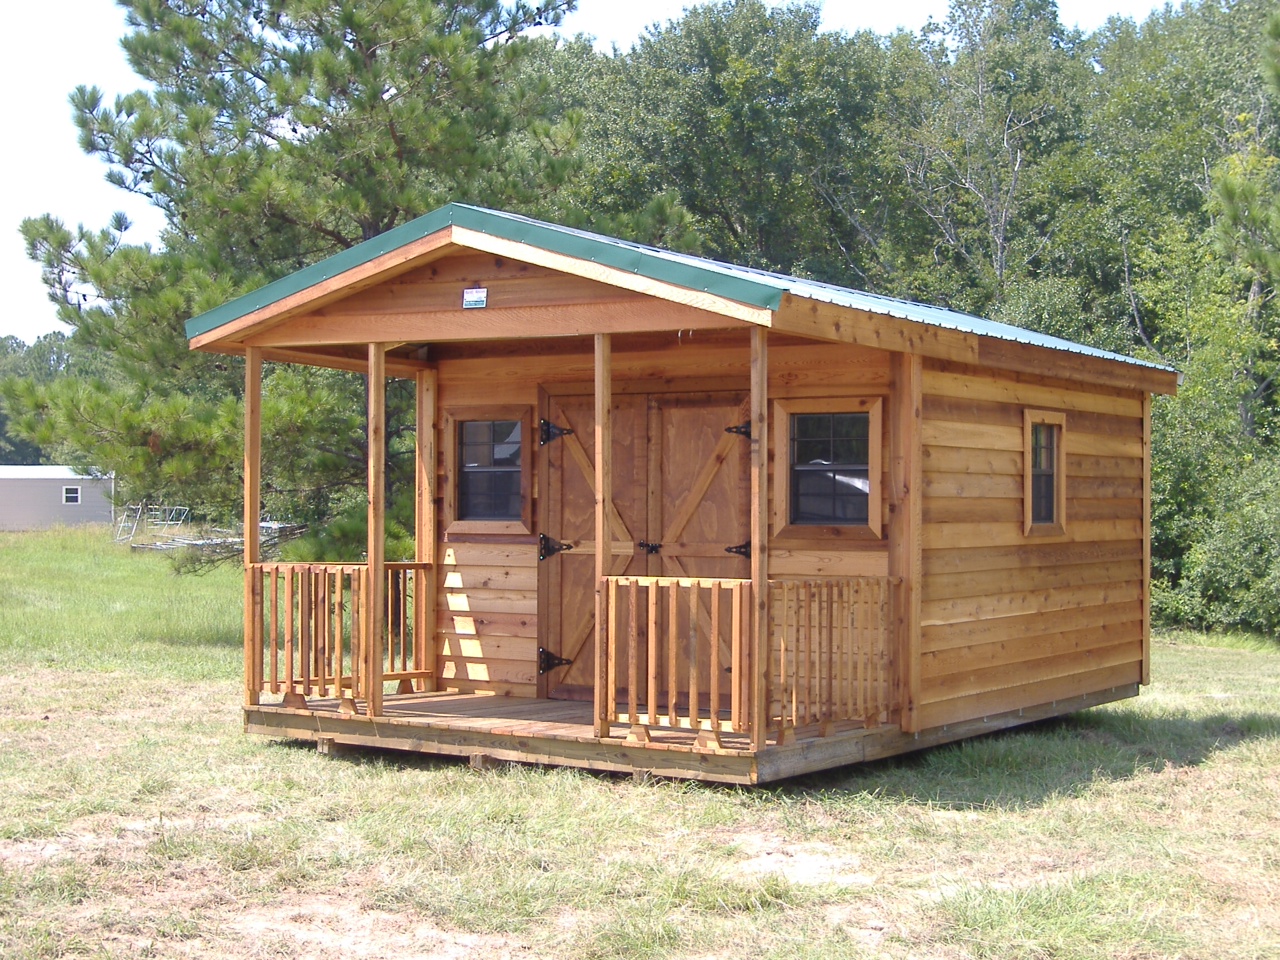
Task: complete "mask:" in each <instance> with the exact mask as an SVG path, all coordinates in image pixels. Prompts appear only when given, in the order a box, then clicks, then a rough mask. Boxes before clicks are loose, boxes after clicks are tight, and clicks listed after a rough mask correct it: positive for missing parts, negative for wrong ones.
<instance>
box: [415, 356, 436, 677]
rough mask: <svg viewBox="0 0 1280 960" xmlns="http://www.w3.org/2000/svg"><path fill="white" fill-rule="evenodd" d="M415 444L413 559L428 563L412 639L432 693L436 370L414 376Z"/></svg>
mask: <svg viewBox="0 0 1280 960" xmlns="http://www.w3.org/2000/svg"><path fill="white" fill-rule="evenodd" d="M415 386H416V388H417V389H416V397H417V407H418V409H417V441H416V443H415V457H414V459H415V462H416V465H417V466H416V470H415V477H416V479H415V499H414V504H415V506H414V510H415V513H414V556H415V559H416V560H417V561H418V563H429V564H431V569H429V570H415V571H414V574H413V577H414V581H413V639H414V647H415V654H416V656H417V658H418V659H419V660H420V663H419V665H418V669H420V670H431V671H432V675H431V676H430V677H426V678H423V679H422V680H421V681H420V682H419V684H418V688H419V689H420V690H435V689H436V688H437V679H438V676H439V675H438V673H437V672H436V659H437V658H436V388H437V378H436V371H435V370H419V371H418V373H417V375H416V377H415Z"/></svg>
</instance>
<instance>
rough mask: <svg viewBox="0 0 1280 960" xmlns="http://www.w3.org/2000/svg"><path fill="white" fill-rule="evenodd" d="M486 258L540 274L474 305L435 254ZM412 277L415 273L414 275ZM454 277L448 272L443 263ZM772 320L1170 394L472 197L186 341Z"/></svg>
mask: <svg viewBox="0 0 1280 960" xmlns="http://www.w3.org/2000/svg"><path fill="white" fill-rule="evenodd" d="M478 254H482V255H487V256H489V257H492V258H494V260H493V262H494V263H499V264H518V265H524V266H525V267H527V268H536V270H539V271H542V276H541V281H540V286H539V285H538V284H536V283H534V282H533V281H532V280H529V279H526V282H524V283H523V284H521V283H519V282H517V281H519V280H520V277H519V276H516V275H514V274H513V275H512V276H511V277H509V278H507V279H508V280H510V282H505V281H499V282H497V283H496V284H495V285H494V286H495V289H494V292H493V295H492V296H490V297H489V302H487V303H486V305H485V307H484V308H482V309H466V308H464V306H463V295H462V291H463V289H464V288H465V287H466V286H467V280H466V279H465V278H464V277H463V276H461V275H458V274H456V273H455V274H450V275H441V276H437V275H436V273H435V271H434V270H433V268H432V266H431V265H432V264H436V263H438V262H441V261H445V260H447V258H451V257H459V256H464V257H465V256H474V255H478ZM415 271H416V273H415ZM446 273H447V271H446ZM752 325H757V326H764V327H770V328H772V329H774V330H777V331H778V332H781V333H788V334H794V335H799V336H803V337H808V338H813V339H819V340H826V341H835V342H844V343H854V344H859V345H863V346H869V347H875V348H880V349H884V350H890V351H895V352H906V353H913V354H919V355H922V356H926V357H931V358H934V359H937V360H943V361H948V362H954V363H962V364H968V365H974V366H983V367H994V368H999V369H1005V370H1014V371H1019V372H1024V373H1036V374H1040V375H1043V376H1051V377H1058V378H1062V379H1066V380H1080V381H1086V382H1091V383H1100V384H1105V385H1108V386H1113V387H1121V388H1124V389H1133V390H1141V391H1147V392H1156V393H1174V392H1175V391H1176V389H1177V377H1178V375H1177V373H1176V372H1175V371H1173V370H1171V369H1169V368H1167V367H1162V366H1158V365H1155V364H1150V363H1146V362H1144V361H1139V360H1134V359H1132V358H1129V357H1123V356H1119V355H1115V354H1107V353H1105V352H1103V351H1099V350H1094V349H1092V348H1089V347H1084V346H1081V345H1079V344H1072V343H1070V342H1068V341H1063V340H1057V339H1055V338H1052V337H1045V336H1043V335H1039V334H1035V333H1033V332H1031V331H1025V330H1021V329H1020V328H1016V327H1009V326H1006V325H1003V324H996V323H992V322H991V321H985V320H982V319H980V318H976V317H970V316H968V315H965V314H959V313H955V312H953V311H948V310H944V309H942V308H938V307H929V306H926V305H922V304H913V303H909V302H907V301H900V300H893V299H890V298H886V297H878V296H875V295H871V294H864V293H860V292H859V291H853V290H846V289H843V288H839V287H831V286H828V285H824V284H817V283H813V282H810V281H805V280H801V279H798V278H795V277H784V276H781V275H778V274H769V273H764V272H761V271H755V270H751V269H748V268H744V267H734V266H732V265H729V264H722V263H717V262H715V261H711V260H705V259H702V258H698V257H693V256H690V255H686V254H677V253H672V252H670V251H665V250H659V249H657V248H653V247H645V246H642V245H639V244H633V243H628V242H626V241H621V240H616V239H614V238H609V237H602V236H598V235H595V234H589V233H584V232H582V231H577V230H573V229H570V228H566V227H560V226H556V225H554V224H547V223H542V222H539V221H536V220H530V219H528V218H525V217H519V216H515V215H512V214H505V213H501V212H498V211H492V210H484V209H481V208H477V207H470V206H466V205H463V204H450V205H448V206H446V207H442V208H441V209H440V210H437V211H435V212H434V213H430V214H427V215H426V216H424V217H419V218H418V219H417V220H414V221H411V222H410V223H407V224H404V225H403V226H401V227H397V228H396V229H394V230H391V231H388V232H387V233H385V234H382V235H381V236H379V237H375V238H374V239H372V240H369V241H366V242H365V243H362V244H358V245H357V246H355V247H353V248H351V249H349V250H346V251H343V252H342V253H339V254H337V255H335V256H333V257H330V258H328V259H327V260H323V261H321V262H319V263H317V264H314V265H313V266H311V267H308V268H306V269H304V270H300V271H298V272H296V273H294V274H290V275H289V276H287V277H283V278H281V279H280V280H278V281H275V282H274V283H271V284H267V285H266V286H264V287H262V288H260V289H259V290H256V291H253V292H252V293H249V294H246V295H245V296H243V297H240V298H238V299H236V300H233V301H230V302H229V303H226V304H223V305H222V306H220V307H218V308H216V309H214V310H211V311H209V312H208V313H205V314H202V315H201V316H198V317H195V318H193V319H192V320H190V321H188V323H187V333H188V336H189V337H190V341H191V347H192V349H197V350H208V351H211V352H216V353H232V354H238V353H243V352H244V351H245V349H246V348H247V347H257V348H259V349H260V350H261V351H262V353H263V356H264V358H266V359H274V360H283V361H288V362H298V363H310V364H315V365H320V366H330V367H338V368H342V369H350V370H356V371H361V370H364V369H365V365H366V363H367V360H366V357H367V354H366V353H365V350H364V349H363V347H364V345H366V344H368V343H374V342H376V343H382V344H386V345H388V346H389V347H390V348H391V350H392V352H391V353H390V354H389V355H388V372H389V373H391V374H392V375H398V376H399V375H409V374H411V373H412V372H413V371H414V370H416V369H420V368H422V367H423V366H424V363H423V361H421V360H420V359H417V357H416V356H415V351H413V350H406V349H400V350H399V352H398V353H397V352H396V349H395V348H397V347H399V346H400V345H405V344H430V343H440V342H448V341H474V340H513V339H528V338H551V337H572V336H582V335H586V334H592V333H649V332H658V331H673V330H694V329H714V328H719V329H723V328H733V327H738V326H752Z"/></svg>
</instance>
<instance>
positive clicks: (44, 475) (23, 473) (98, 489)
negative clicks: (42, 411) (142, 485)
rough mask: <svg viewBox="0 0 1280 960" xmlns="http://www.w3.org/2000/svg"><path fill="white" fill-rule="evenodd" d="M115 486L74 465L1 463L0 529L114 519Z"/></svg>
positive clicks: (22, 528) (65, 524)
mask: <svg viewBox="0 0 1280 960" xmlns="http://www.w3.org/2000/svg"><path fill="white" fill-rule="evenodd" d="M113 486H114V479H113V478H112V477H110V476H106V477H93V476H86V475H83V474H80V473H77V472H76V471H75V470H74V469H73V468H71V467H51V466H2V465H0V530H47V529H49V528H50V527H71V526H77V525H79V524H83V523H111V521H112V512H111V494H112V487H113Z"/></svg>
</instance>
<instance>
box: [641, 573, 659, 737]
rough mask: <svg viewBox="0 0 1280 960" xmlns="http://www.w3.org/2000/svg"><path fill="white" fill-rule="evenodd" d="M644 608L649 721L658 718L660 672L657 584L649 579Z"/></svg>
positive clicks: (653, 721) (652, 721) (651, 721)
mask: <svg viewBox="0 0 1280 960" xmlns="http://www.w3.org/2000/svg"><path fill="white" fill-rule="evenodd" d="M645 608H646V610H647V612H648V627H649V664H648V667H649V703H648V708H649V709H648V715H649V722H650V723H656V722H657V719H658V677H659V676H660V675H661V673H662V643H661V638H660V637H659V636H658V584H657V582H656V581H654V580H651V581H649V583H648V584H646V585H645Z"/></svg>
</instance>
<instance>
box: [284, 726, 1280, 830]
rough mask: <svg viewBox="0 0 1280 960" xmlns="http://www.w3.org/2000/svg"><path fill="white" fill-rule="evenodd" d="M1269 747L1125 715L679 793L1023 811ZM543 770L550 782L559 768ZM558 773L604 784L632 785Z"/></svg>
mask: <svg viewBox="0 0 1280 960" xmlns="http://www.w3.org/2000/svg"><path fill="white" fill-rule="evenodd" d="M1269 738H1280V715H1277V714H1272V713H1260V712H1249V713H1227V712H1219V713H1213V714H1207V715H1196V716H1191V715H1178V714H1161V715H1157V716H1151V715H1146V714H1143V713H1140V712H1137V711H1133V710H1125V709H1094V710H1086V711H1081V712H1080V713H1075V714H1071V715H1068V716H1065V717H1055V718H1053V719H1049V720H1042V721H1039V722H1036V723H1030V724H1027V725H1026V726H1023V727H1017V728H1014V729H1011V730H1003V731H1000V732H996V733H991V734H988V735H986V736H980V737H973V738H970V739H967V740H962V741H959V742H957V743H952V744H947V745H944V746H939V747H931V748H927V749H924V750H920V751H918V752H915V753H909V754H903V755H901V756H898V757H892V758H889V759H886V760H876V761H871V762H869V763H862V764H851V765H848V766H844V767H838V768H836V769H833V770H827V771H823V772H821V773H816V774H810V775H807V776H802V777H795V778H792V779H789V780H785V781H780V782H777V783H774V784H769V785H766V786H764V787H759V788H744V787H734V786H730V785H727V784H712V783H702V784H692V783H687V782H686V783H681V784H680V786H681V787H682V788H683V789H693V790H708V791H712V792H717V793H718V792H725V793H737V792H740V791H743V790H748V791H750V792H752V793H754V794H755V795H756V796H757V797H758V798H769V797H772V798H773V799H776V800H777V801H779V802H787V803H791V802H794V801H796V800H821V801H824V802H830V801H832V800H834V801H837V802H840V801H843V800H854V799H856V798H858V797H864V798H871V797H874V798H876V799H877V800H881V801H883V800H889V801H899V802H903V803H908V804H925V805H929V806H933V807H944V808H949V809H975V808H977V809H1019V808H1026V807H1028V806H1036V805H1038V804H1041V803H1044V802H1046V801H1049V800H1052V799H1055V798H1061V797H1070V796H1078V795H1081V794H1084V793H1086V792H1088V791H1089V790H1090V789H1091V788H1092V787H1094V786H1096V785H1098V784H1100V783H1106V782H1114V781H1120V780H1126V779H1129V778H1132V777H1135V776H1139V775H1142V774H1144V773H1158V772H1159V771H1161V770H1163V769H1165V768H1166V767H1171V766H1172V767H1185V766H1197V765H1199V764H1202V763H1205V762H1206V761H1208V760H1210V759H1212V758H1213V757H1214V756H1215V755H1216V754H1219V753H1220V752H1222V751H1223V750H1227V749H1231V748H1232V747H1235V746H1238V745H1239V744H1242V743H1245V742H1247V741H1251V740H1262V739H1269ZM277 748H279V749H286V750H289V751H298V752H315V749H316V747H315V744H314V743H312V742H311V741H300V740H291V741H277ZM333 756H334V759H336V760H338V761H340V762H343V763H349V764H352V765H356V766H369V767H391V768H395V769H402V770H421V771H423V772H433V773H446V772H450V771H452V772H461V771H464V770H465V769H466V766H467V759H466V758H465V757H449V756H440V755H433V754H416V753H406V752H403V751H398V750H385V749H377V748H372V747H369V748H366V747H353V748H347V749H343V750H342V751H341V752H339V753H337V754H334V755H333ZM497 769H498V770H502V769H504V766H502V765H500V766H499V767H498V768H497ZM546 769H547V770H548V771H549V772H550V773H552V774H553V775H554V773H555V771H556V770H557V769H559V768H555V767H547V768H546ZM564 772H567V773H568V774H570V775H573V776H590V777H597V778H599V779H601V780H620V779H622V778H624V777H629V776H630V775H629V774H618V773H608V772H598V771H585V770H573V771H564ZM657 779H658V780H659V781H661V780H662V779H663V778H657Z"/></svg>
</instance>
